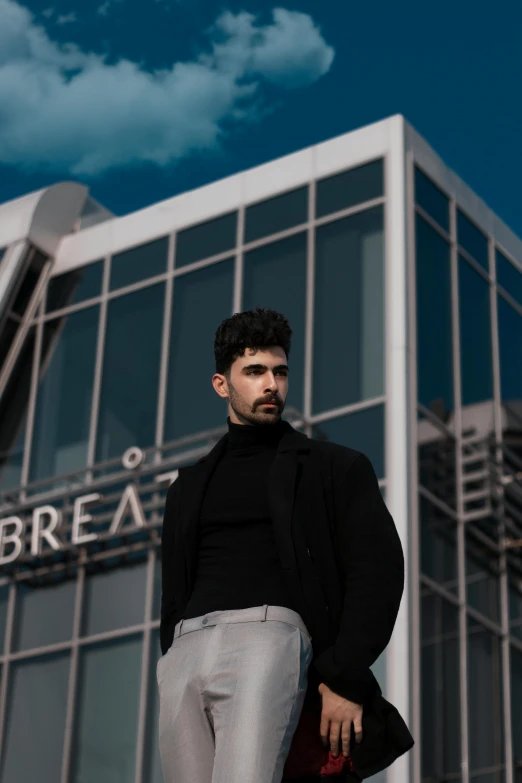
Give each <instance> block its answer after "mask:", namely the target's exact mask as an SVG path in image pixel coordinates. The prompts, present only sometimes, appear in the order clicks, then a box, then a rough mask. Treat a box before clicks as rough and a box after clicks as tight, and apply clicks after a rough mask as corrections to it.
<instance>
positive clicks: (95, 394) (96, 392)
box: [85, 255, 111, 484]
mask: <svg viewBox="0 0 522 783" xmlns="http://www.w3.org/2000/svg"><path fill="white" fill-rule="evenodd" d="M110 274H111V256H110V255H107V256H106V257H105V264H104V267H103V281H102V298H101V301H100V313H99V321H98V342H97V345H96V361H95V365H94V383H93V389H92V407H91V420H90V424H89V443H88V447H87V468H88V470H87V476H86V480H85V483H86V484H90V483H92V467H93V465H94V462H95V457H96V438H97V429H98V416H99V412H100V394H101V384H102V372H103V359H104V354H105V337H106V333H107V309H108V297H107V294H108V290H109V279H110Z"/></svg>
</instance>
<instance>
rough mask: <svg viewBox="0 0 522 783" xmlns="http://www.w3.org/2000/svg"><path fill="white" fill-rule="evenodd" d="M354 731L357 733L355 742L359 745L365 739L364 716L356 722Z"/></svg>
mask: <svg viewBox="0 0 522 783" xmlns="http://www.w3.org/2000/svg"><path fill="white" fill-rule="evenodd" d="M353 730H354V731H355V741H356V742H357V744H359V743H360V742H362V738H363V729H362V715H361V716H360V717H358V718H356V719H355V720H354V722H353Z"/></svg>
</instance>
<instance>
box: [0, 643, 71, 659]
mask: <svg viewBox="0 0 522 783" xmlns="http://www.w3.org/2000/svg"><path fill="white" fill-rule="evenodd" d="M70 649H71V642H70V641H68V642H56V643H55V644H46V645H45V646H43V647H32V648H30V649H28V650H20V651H19V652H15V653H9V655H7V656H6V660H10V661H19V660H21V659H24V660H25V659H27V658H38V657H40V656H41V655H50V654H51V653H61V652H66V651H67V650H70Z"/></svg>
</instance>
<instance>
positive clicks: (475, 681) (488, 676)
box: [468, 626, 504, 770]
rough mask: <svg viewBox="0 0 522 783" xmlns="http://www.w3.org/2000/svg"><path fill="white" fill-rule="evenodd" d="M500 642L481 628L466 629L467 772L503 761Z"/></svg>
mask: <svg viewBox="0 0 522 783" xmlns="http://www.w3.org/2000/svg"><path fill="white" fill-rule="evenodd" d="M501 665H502V661H501V654H500V640H499V639H498V637H496V636H494V635H493V634H492V633H491V632H490V631H488V630H486V629H485V628H482V627H481V626H474V627H473V628H469V629H468V721H469V736H470V743H469V762H470V770H478V769H481V768H484V767H492V766H494V765H497V764H502V762H503V760H504V752H503V742H504V721H503V709H502V685H501V684H502V668H501Z"/></svg>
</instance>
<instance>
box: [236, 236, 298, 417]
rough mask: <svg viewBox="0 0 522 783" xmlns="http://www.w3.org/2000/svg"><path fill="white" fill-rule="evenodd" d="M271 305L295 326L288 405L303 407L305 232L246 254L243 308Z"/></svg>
mask: <svg viewBox="0 0 522 783" xmlns="http://www.w3.org/2000/svg"><path fill="white" fill-rule="evenodd" d="M256 307H268V308H271V309H273V310H277V311H278V312H280V313H283V315H284V316H285V317H286V318H287V319H288V321H289V323H290V326H291V328H292V348H291V352H290V360H289V367H290V374H289V391H288V397H287V401H286V404H287V406H293V407H295V408H297V409H298V410H299V411H302V410H303V394H304V388H303V387H304V344H305V317H306V234H305V233H303V234H297V235H296V236H293V237H289V238H288V239H283V240H281V241H280V242H274V243H273V244H271V245H263V247H260V248H257V249H256V250H251V251H250V252H249V253H246V254H245V277H244V294H243V308H242V309H243V310H254V309H255V308H256Z"/></svg>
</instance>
